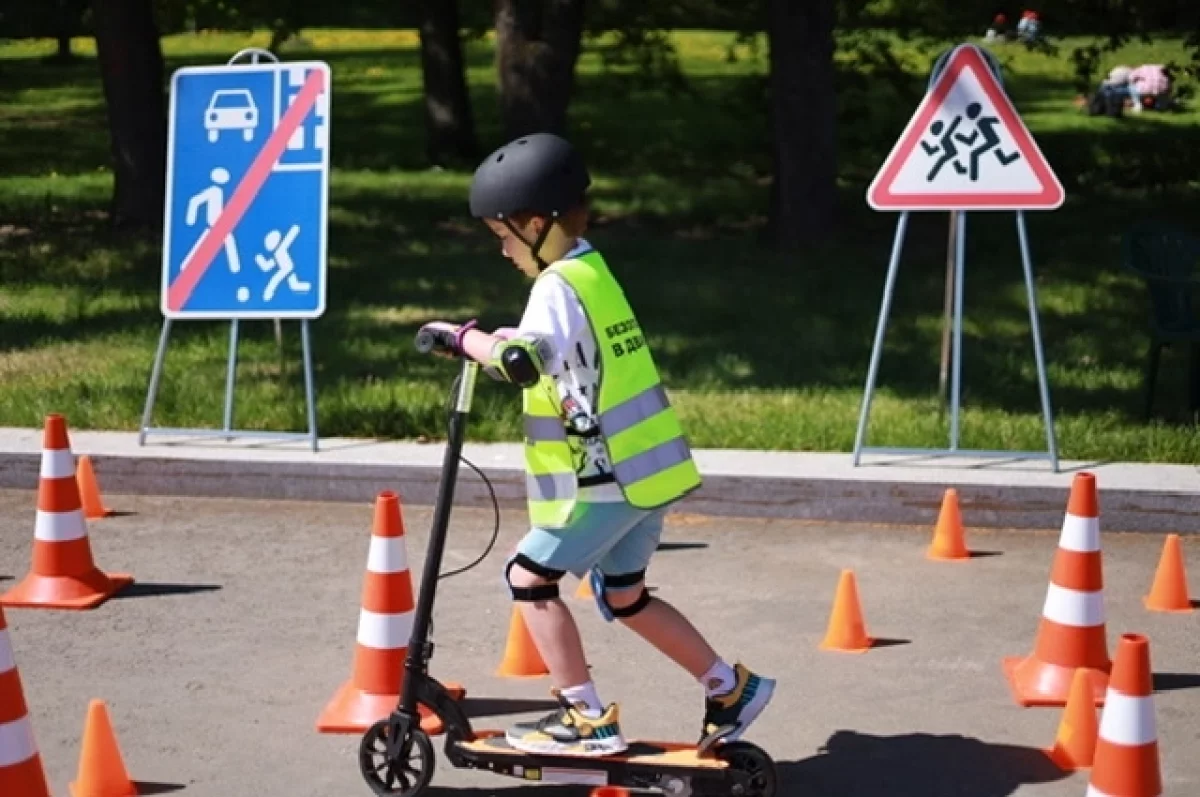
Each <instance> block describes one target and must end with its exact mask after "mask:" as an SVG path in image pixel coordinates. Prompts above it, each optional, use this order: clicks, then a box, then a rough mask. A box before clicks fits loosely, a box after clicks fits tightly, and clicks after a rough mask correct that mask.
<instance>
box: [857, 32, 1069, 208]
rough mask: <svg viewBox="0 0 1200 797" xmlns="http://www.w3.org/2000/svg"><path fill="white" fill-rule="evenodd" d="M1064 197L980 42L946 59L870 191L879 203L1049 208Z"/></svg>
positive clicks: (883, 205)
mask: <svg viewBox="0 0 1200 797" xmlns="http://www.w3.org/2000/svg"><path fill="white" fill-rule="evenodd" d="M1063 198H1064V194H1063V189H1062V185H1061V184H1060V183H1059V181H1058V178H1057V177H1056V176H1055V174H1054V172H1053V170H1052V169H1051V168H1050V165H1049V163H1047V162H1046V159H1045V157H1044V156H1043V155H1042V153H1041V150H1040V149H1038V146H1037V144H1036V143H1035V142H1034V140H1033V137H1032V136H1031V135H1030V133H1029V130H1028V129H1027V128H1026V127H1025V124H1024V123H1023V122H1022V121H1021V118H1020V116H1019V115H1018V114H1017V111H1016V109H1015V108H1014V107H1013V105H1012V102H1011V101H1010V100H1009V98H1008V96H1007V95H1006V94H1005V92H1004V89H1003V88H1002V87H1001V86H1000V84H999V82H998V81H997V79H996V77H995V76H994V75H993V74H992V72H991V70H990V69H989V68H988V65H987V64H986V63H985V61H984V58H983V55H982V54H981V53H980V51H979V50H978V48H976V47H975V46H973V45H963V46H961V47H958V48H956V49H955V50H954V52H953V53H952V54H951V55H950V57H949V59H947V62H946V65H945V68H944V69H943V70H942V73H941V74H940V75H939V76H938V77H937V79H936V81H935V82H934V84H933V86H932V87H931V88H930V91H929V92H928V93H927V94H926V95H925V98H924V100H923V101H922V102H921V104H920V106H918V108H917V111H916V113H915V114H913V117H912V119H911V120H910V121H909V123H908V126H907V127H906V128H905V130H904V133H903V134H902V135H901V136H900V139H899V141H897V142H896V145H895V147H894V148H893V149H892V152H891V154H889V155H888V158H887V160H886V161H885V162H884V164H883V167H882V168H881V169H880V170H879V174H878V175H876V177H875V180H874V181H873V182H872V183H871V186H870V188H869V189H868V191H867V202H868V203H869V204H870V205H871V207H873V208H875V209H876V210H1019V209H1024V210H1033V209H1044V210H1049V209H1053V208H1056V207H1058V206H1059V205H1061V204H1062V202H1063Z"/></svg>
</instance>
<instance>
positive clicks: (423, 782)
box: [358, 718, 433, 797]
mask: <svg viewBox="0 0 1200 797" xmlns="http://www.w3.org/2000/svg"><path fill="white" fill-rule="evenodd" d="M391 728H392V724H391V722H390V721H389V720H388V719H386V718H385V719H381V720H379V721H378V722H376V723H375V724H374V725H372V726H371V727H370V728H369V729H367V732H366V733H365V734H363V737H362V742H360V743H359V746H358V766H359V770H360V771H361V772H362V776H363V778H364V779H365V780H366V781H367V785H368V786H370V787H371V791H373V792H374V793H375V794H378V795H379V797H417V795H419V794H421V792H423V791H425V787H426V786H428V785H429V781H430V780H431V779H432V778H433V743H432V742H430V741H429V736H428V735H427V734H426V733H425V731H423V730H421V729H420V728H419V727H417V728H411V729H409V732H408V735H407V737H406V738H404V739H402V740H400V744H399V745H398V746H397V745H393V744H391V741H392V740H391V738H390V733H391ZM389 748H392V749H393V750H394V752H389Z"/></svg>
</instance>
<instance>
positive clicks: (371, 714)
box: [317, 679, 467, 736]
mask: <svg viewBox="0 0 1200 797" xmlns="http://www.w3.org/2000/svg"><path fill="white" fill-rule="evenodd" d="M442 686H443V687H445V689H446V691H447V692H448V693H449V694H450V697H451V698H452V699H454V700H462V699H463V697H464V696H465V695H466V693H467V690H466V688H465V687H463V686H461V685H460V684H456V683H446V684H442ZM399 702H400V695H399V694H394V695H374V694H368V693H367V692H363V691H361V690H360V689H357V688H356V687H355V686H354V681H353V679H351V680H348V681H346V683H344V684H342V685H341V687H339V688H338V690H337V692H335V693H334V695H333V697H332V698H331V699H330V700H329V703H328V704H327V705H326V706H325V709H324V710H323V711H322V712H321V715H320V716H319V717H317V730H318V731H319V732H321V733H362V732H363V731H366V730H367V729H368V728H370V727H371V726H372V725H374V724H375V723H376V722H378V721H379V720H381V719H384V718H385V717H387V716H388V715H389V714H391V713H392V711H393V710H395V708H396V704H397V703H399ZM417 713H418V714H419V715H420V717H421V730H423V731H425V732H426V733H428V734H429V735H430V736H437V735H438V734H440V733H443V732H444V731H445V730H446V727H445V724H444V723H443V722H442V720H441V718H439V717H438V715H437V714H434V713H433V710H432V709H430V708H429V707H428V706H426V705H424V704H420V703H419V704H417Z"/></svg>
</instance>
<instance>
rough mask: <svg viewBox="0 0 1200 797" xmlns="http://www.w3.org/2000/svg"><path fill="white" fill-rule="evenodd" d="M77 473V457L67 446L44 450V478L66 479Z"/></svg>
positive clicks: (42, 471)
mask: <svg viewBox="0 0 1200 797" xmlns="http://www.w3.org/2000/svg"><path fill="white" fill-rule="evenodd" d="M74 475H75V457H74V455H73V454H71V452H70V450H68V449H66V448H49V449H43V450H42V469H41V476H42V478H43V479H64V478H66V477H68V476H74Z"/></svg>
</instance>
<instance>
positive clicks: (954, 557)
mask: <svg viewBox="0 0 1200 797" xmlns="http://www.w3.org/2000/svg"><path fill="white" fill-rule="evenodd" d="M925 558H926V559H929V560H931V561H934V562H965V561H968V560H970V558H971V552H970V551H968V550H967V549H966V548H963V549H962V550H950V551H935V550H934V549H933V548H930V549H929V550H927V551H926V552H925Z"/></svg>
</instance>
